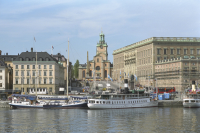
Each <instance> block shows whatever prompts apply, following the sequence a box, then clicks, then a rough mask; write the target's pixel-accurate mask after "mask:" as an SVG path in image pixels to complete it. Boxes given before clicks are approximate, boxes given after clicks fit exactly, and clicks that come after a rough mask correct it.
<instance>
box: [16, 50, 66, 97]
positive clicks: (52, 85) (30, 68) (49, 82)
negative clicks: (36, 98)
mask: <svg viewBox="0 0 200 133" xmlns="http://www.w3.org/2000/svg"><path fill="white" fill-rule="evenodd" d="M12 62H13V89H14V90H21V91H22V93H29V94H36V93H37V94H59V93H60V92H59V88H64V87H65V84H64V69H65V68H64V67H63V64H62V63H60V62H59V61H58V60H56V59H55V58H53V57H52V56H51V55H49V54H48V53H47V52H33V48H31V52H28V51H26V52H22V53H21V54H20V55H19V56H17V58H16V59H15V60H14V61H12ZM36 88H37V91H36Z"/></svg>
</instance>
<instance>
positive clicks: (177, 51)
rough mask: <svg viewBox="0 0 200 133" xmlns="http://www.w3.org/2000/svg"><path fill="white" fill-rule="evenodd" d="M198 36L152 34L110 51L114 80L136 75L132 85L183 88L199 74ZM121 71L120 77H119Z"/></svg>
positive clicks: (179, 89) (180, 89)
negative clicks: (144, 38) (154, 35)
mask: <svg viewBox="0 0 200 133" xmlns="http://www.w3.org/2000/svg"><path fill="white" fill-rule="evenodd" d="M199 59H200V38H196V37H152V38H148V39H146V40H143V41H140V42H137V43H134V44H131V45H128V46H125V47H123V48H120V49H117V50H115V51H114V52H113V64H114V68H113V75H112V77H113V79H115V80H123V79H126V78H130V75H135V76H136V77H137V81H136V80H135V84H140V85H142V86H146V87H147V86H151V87H155V86H156V84H157V86H158V87H175V88H176V90H177V91H179V92H180V91H183V90H184V89H185V88H187V87H188V86H190V84H191V81H192V80H195V81H196V83H197V84H199V83H200V81H198V79H199V77H200V74H199V72H200V63H199ZM120 73H121V78H120Z"/></svg>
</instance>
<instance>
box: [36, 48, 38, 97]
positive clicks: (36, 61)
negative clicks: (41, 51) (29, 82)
mask: <svg viewBox="0 0 200 133" xmlns="http://www.w3.org/2000/svg"><path fill="white" fill-rule="evenodd" d="M37 82H38V79H37V51H36V96H37Z"/></svg>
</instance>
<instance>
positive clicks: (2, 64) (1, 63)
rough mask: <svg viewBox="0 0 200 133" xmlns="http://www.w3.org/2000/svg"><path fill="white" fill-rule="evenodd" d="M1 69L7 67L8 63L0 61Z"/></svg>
mask: <svg viewBox="0 0 200 133" xmlns="http://www.w3.org/2000/svg"><path fill="white" fill-rule="evenodd" d="M0 67H7V65H6V63H5V62H4V61H3V60H1V59H0Z"/></svg>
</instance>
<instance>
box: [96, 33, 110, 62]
mask: <svg viewBox="0 0 200 133" xmlns="http://www.w3.org/2000/svg"><path fill="white" fill-rule="evenodd" d="M99 37H100V38H99V42H98V43H97V50H96V56H101V57H103V60H108V51H107V49H108V45H107V43H106V42H105V35H104V34H103V32H102V31H101V33H100V35H99Z"/></svg>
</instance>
